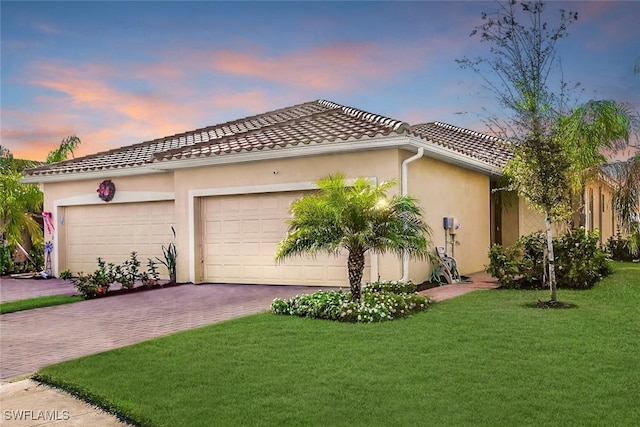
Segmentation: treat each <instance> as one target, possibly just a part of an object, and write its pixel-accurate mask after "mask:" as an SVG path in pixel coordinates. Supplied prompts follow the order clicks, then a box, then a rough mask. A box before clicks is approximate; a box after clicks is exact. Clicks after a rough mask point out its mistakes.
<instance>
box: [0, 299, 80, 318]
mask: <svg viewBox="0 0 640 427" xmlns="http://www.w3.org/2000/svg"><path fill="white" fill-rule="evenodd" d="M78 301H82V298H81V297H79V296H69V295H53V296H44V297H37V298H29V299H23V300H18V301H9V302H3V303H0V314H7V313H15V312H16V311H24V310H32V309H34V308H42V307H52V306H54V305H62V304H69V303H72V302H78Z"/></svg>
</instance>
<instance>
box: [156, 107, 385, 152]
mask: <svg viewBox="0 0 640 427" xmlns="http://www.w3.org/2000/svg"><path fill="white" fill-rule="evenodd" d="M319 102H320V101H319ZM305 104H308V103H305ZM305 104H300V105H305ZM321 105H322V106H324V107H327V109H326V110H324V111H316V112H315V113H310V114H306V115H304V116H300V117H293V118H290V119H288V120H285V121H282V122H277V123H270V124H268V125H265V126H262V127H259V128H256V129H249V130H246V131H244V132H238V133H233V134H230V135H224V136H221V137H219V138H212V139H209V140H207V141H201V142H197V143H195V144H192V145H191V147H192V148H204V147H213V146H216V145H221V144H224V143H225V142H227V141H229V140H231V139H234V138H243V137H244V138H246V137H250V136H251V135H254V134H261V133H263V132H264V131H265V130H269V129H277V128H284V127H286V126H289V125H292V124H295V123H300V122H304V121H308V120H312V119H314V118H316V117H321V116H323V115H325V114H327V113H331V112H334V111H342V112H344V108H349V107H344V106H341V105H339V104H335V103H332V102H329V101H324V102H323V103H321ZM298 106H299V105H298ZM334 106H335V107H334ZM296 107H297V106H296ZM283 110H286V108H285V109H283ZM353 110H357V109H355V108H354V109H353ZM357 111H360V110H357ZM360 113H365V112H363V111H361V112H360ZM365 114H366V113H365ZM347 115H348V116H350V117H354V118H359V119H362V117H361V114H359V113H356V114H347ZM390 120H391V119H390ZM367 121H369V122H370V123H373V124H381V123H380V122H378V121H373V120H367ZM382 124H383V125H384V123H382ZM387 127H389V126H387ZM393 130H395V128H394V129H393ZM284 132H286V130H285V131H284ZM184 149H185V147H184V146H182V147H176V148H172V149H170V150H164V151H158V152H156V153H153V154H152V160H153V161H155V160H160V161H162V159H166V158H170V157H172V156H173V155H175V154H178V153H181V152H182V151H184Z"/></svg>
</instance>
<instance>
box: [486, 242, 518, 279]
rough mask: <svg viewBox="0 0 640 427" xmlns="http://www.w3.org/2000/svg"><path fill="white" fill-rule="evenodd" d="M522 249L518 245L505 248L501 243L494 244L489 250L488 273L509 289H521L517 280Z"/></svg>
mask: <svg viewBox="0 0 640 427" xmlns="http://www.w3.org/2000/svg"><path fill="white" fill-rule="evenodd" d="M520 256H521V253H520V247H519V246H517V245H514V246H510V247H508V248H503V247H502V245H500V244H499V243H494V244H493V245H491V248H490V249H489V265H488V266H486V271H487V273H489V274H490V275H491V276H493V277H495V278H496V279H498V282H500V284H501V285H502V286H503V287H505V288H509V289H513V288H515V289H517V288H519V287H520V286H519V283H518V281H517V280H516V279H517V278H519V275H520V274H519V273H520V262H519V260H520Z"/></svg>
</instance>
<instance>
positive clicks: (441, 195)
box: [403, 154, 491, 283]
mask: <svg viewBox="0 0 640 427" xmlns="http://www.w3.org/2000/svg"><path fill="white" fill-rule="evenodd" d="M403 157H408V154H404V156H403ZM408 168H409V169H408V175H409V193H410V194H412V195H414V196H416V197H417V198H418V199H419V201H420V204H421V206H422V209H423V210H424V219H425V221H426V223H427V224H429V225H430V226H431V228H432V230H433V235H432V239H433V243H434V246H444V245H445V231H444V229H443V226H442V219H443V217H454V218H455V219H456V220H457V221H458V222H459V223H460V228H459V229H458V230H457V234H456V235H455V245H454V248H453V256H454V258H455V259H456V261H457V263H458V269H459V271H460V273H461V274H468V273H473V272H477V271H481V270H483V269H484V266H485V265H486V264H487V263H488V258H487V252H488V250H489V244H490V234H491V229H490V200H489V196H490V189H489V185H490V181H489V177H488V176H485V175H482V174H480V173H476V172H473V171H470V170H467V169H463V168H461V167H458V166H454V165H451V164H448V163H444V162H441V161H438V160H434V159H431V158H427V157H423V158H422V159H420V160H417V161H415V162H412V163H410V164H409V166H408ZM447 251H448V253H449V255H451V254H452V252H451V246H450V245H449V247H448V249H447ZM430 270H431V269H430V264H429V262H428V261H412V262H411V263H410V269H409V271H410V279H411V280H413V281H414V282H416V283H421V282H423V281H425V280H428V279H429V277H430Z"/></svg>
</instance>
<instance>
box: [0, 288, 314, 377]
mask: <svg viewBox="0 0 640 427" xmlns="http://www.w3.org/2000/svg"><path fill="white" fill-rule="evenodd" d="M316 290H317V288H311V287H301V286H262V285H218V284H216V285H182V286H177V287H171V288H164V289H157V290H152V291H149V292H140V293H134V294H129V295H119V296H112V297H108V298H101V299H95V300H88V301H81V302H77V303H73V304H66V305H60V306H55V307H47V308H40V309H36V310H27V311H21V312H16V313H10V314H4V315H2V316H0V380H2V381H5V380H9V379H13V378H18V377H21V376H25V375H29V374H31V373H33V372H35V371H37V370H38V369H40V368H42V367H44V366H47V365H50V364H53V363H57V362H62V361H64V360H69V359H75V358H77V357H81V356H86V355H89V354H93V353H98V352H101V351H106V350H111V349H114V348H117V347H123V346H126V345H129V344H134V343H137V342H140V341H144V340H147V339H150V338H154V337H159V336H163V335H167V334H170V333H173V332H177V331H182V330H186V329H192V328H197V327H200V326H204V325H208V324H211V323H214V322H219V321H222V320H227V319H233V318H237V317H241V316H246V315H249V314H253V313H258V312H261V311H266V310H268V309H269V305H270V304H271V301H272V300H273V299H274V298H275V297H280V298H289V297H291V296H293V295H296V294H302V293H312V292H315V291H316Z"/></svg>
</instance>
